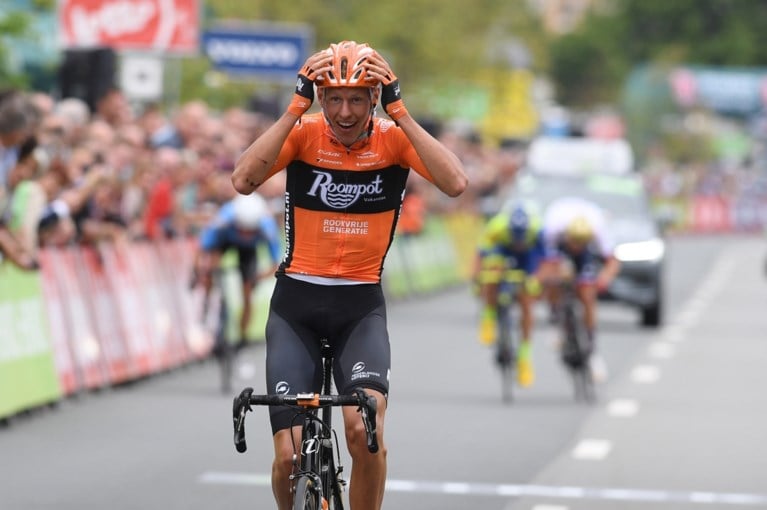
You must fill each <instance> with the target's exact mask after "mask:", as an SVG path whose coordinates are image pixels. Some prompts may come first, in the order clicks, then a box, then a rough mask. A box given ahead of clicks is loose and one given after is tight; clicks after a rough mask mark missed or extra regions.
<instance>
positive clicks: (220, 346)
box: [215, 287, 235, 393]
mask: <svg viewBox="0 0 767 510" xmlns="http://www.w3.org/2000/svg"><path fill="white" fill-rule="evenodd" d="M219 291H220V292H221V297H220V302H219V310H218V325H217V327H216V337H215V342H216V346H217V355H216V358H217V361H218V367H219V372H220V376H221V391H222V392H223V393H229V392H231V391H232V378H233V377H232V376H233V372H234V355H235V353H234V349H233V347H232V345H231V344H230V343H229V338H228V335H227V330H228V325H229V309H228V308H227V302H226V296H225V295H224V289H223V288H222V287H220V288H219Z"/></svg>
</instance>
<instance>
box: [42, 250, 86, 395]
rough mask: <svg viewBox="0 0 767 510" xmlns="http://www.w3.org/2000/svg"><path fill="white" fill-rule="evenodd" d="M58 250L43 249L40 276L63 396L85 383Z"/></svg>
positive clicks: (73, 391)
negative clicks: (77, 363) (74, 349)
mask: <svg viewBox="0 0 767 510" xmlns="http://www.w3.org/2000/svg"><path fill="white" fill-rule="evenodd" d="M59 253H60V251H58V250H49V249H45V250H42V251H41V252H40V276H41V280H42V288H43V295H44V296H45V310H46V312H47V314H48V323H49V324H50V328H49V329H50V333H51V336H50V339H51V347H52V348H53V355H54V360H55V364H56V372H57V373H58V377H59V385H60V387H61V391H62V392H63V394H64V395H71V394H73V393H76V392H78V391H79V390H80V389H82V384H81V381H80V380H79V378H78V376H77V369H76V368H75V358H74V354H73V352H72V347H71V345H72V341H71V340H70V337H71V334H70V330H71V326H70V324H69V318H68V314H67V310H66V304H65V296H66V294H63V293H62V292H61V289H60V284H59V278H58V274H59V271H58V267H59V264H60V261H59V257H58V255H59Z"/></svg>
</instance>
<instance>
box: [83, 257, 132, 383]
mask: <svg viewBox="0 0 767 510" xmlns="http://www.w3.org/2000/svg"><path fill="white" fill-rule="evenodd" d="M78 258H79V261H80V263H79V264H78V268H79V270H80V271H79V273H80V281H81V283H82V285H83V289H84V290H85V292H86V294H87V295H88V297H89V299H88V306H89V310H90V313H91V316H92V317H93V325H94V328H95V331H96V336H97V338H98V340H99V344H100V346H101V349H102V351H103V353H104V360H105V362H106V368H107V373H108V375H109V382H110V383H111V384H119V383H122V382H126V381H129V380H131V379H133V378H135V377H136V376H137V375H138V374H137V371H136V369H135V367H134V366H133V363H132V361H133V360H132V358H131V356H130V352H129V351H128V348H127V344H126V341H125V338H124V337H123V331H124V330H123V327H122V318H121V317H120V314H119V313H118V309H117V298H116V297H115V292H114V289H113V288H112V282H111V280H110V279H109V276H108V273H107V272H106V271H105V268H104V263H103V262H102V260H101V255H100V253H99V251H98V250H97V249H95V248H91V247H83V248H81V249H80V251H79V257H78Z"/></svg>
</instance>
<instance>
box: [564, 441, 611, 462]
mask: <svg viewBox="0 0 767 510" xmlns="http://www.w3.org/2000/svg"><path fill="white" fill-rule="evenodd" d="M612 447H613V445H612V443H611V442H610V441H608V440H607V439H583V440H581V442H580V443H578V444H577V445H576V446H575V448H573V452H572V456H573V458H575V459H578V460H602V459H604V458H605V457H607V455H608V454H609V453H610V450H612Z"/></svg>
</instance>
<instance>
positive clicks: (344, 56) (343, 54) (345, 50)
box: [315, 41, 380, 88]
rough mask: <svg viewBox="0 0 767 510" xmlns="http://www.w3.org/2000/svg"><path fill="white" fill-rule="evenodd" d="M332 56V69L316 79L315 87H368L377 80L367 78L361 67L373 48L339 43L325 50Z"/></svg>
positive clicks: (351, 43) (376, 84) (344, 42)
mask: <svg viewBox="0 0 767 510" xmlns="http://www.w3.org/2000/svg"><path fill="white" fill-rule="evenodd" d="M325 51H327V52H328V53H332V55H333V62H332V66H333V68H332V69H331V70H329V71H327V72H325V73H322V74H321V75H319V76H318V77H317V80H316V82H315V83H316V85H317V87H370V88H374V87H377V86H378V85H379V83H380V82H379V80H377V79H376V78H373V77H372V76H369V75H368V73H367V69H365V67H364V66H363V65H362V64H363V63H364V62H365V60H366V59H367V58H368V57H369V56H370V55H372V54H373V48H371V47H370V46H368V45H367V44H365V43H357V42H354V41H341V42H340V43H338V44H331V45H330V47H329V48H328V49H327V50H325Z"/></svg>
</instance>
